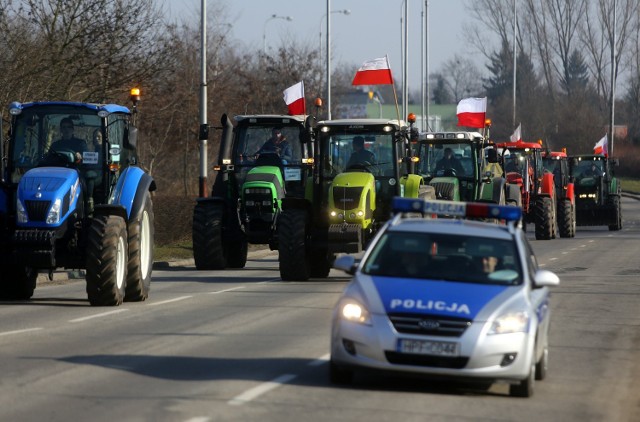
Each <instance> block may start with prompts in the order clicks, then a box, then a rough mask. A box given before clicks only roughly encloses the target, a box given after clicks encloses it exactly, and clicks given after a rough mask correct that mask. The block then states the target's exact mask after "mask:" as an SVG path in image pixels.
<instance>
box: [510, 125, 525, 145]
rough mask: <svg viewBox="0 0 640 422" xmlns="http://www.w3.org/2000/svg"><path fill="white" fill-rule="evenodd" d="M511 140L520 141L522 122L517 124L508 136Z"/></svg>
mask: <svg viewBox="0 0 640 422" xmlns="http://www.w3.org/2000/svg"><path fill="white" fill-rule="evenodd" d="M509 140H510V141H511V142H521V141H522V123H520V124H519V125H518V127H517V128H516V130H515V131H513V133H512V134H511V136H510V137H509Z"/></svg>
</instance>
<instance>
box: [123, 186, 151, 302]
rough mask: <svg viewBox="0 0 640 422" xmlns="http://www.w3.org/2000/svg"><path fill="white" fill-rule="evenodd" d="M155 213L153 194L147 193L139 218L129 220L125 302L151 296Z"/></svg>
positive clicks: (138, 300) (139, 300)
mask: <svg viewBox="0 0 640 422" xmlns="http://www.w3.org/2000/svg"><path fill="white" fill-rule="evenodd" d="M153 221H154V215H153V203H152V201H151V195H150V194H149V193H147V194H146V198H145V202H144V206H143V207H142V211H141V212H140V215H139V216H138V218H137V219H135V220H133V221H131V222H129V227H128V236H129V245H128V246H129V263H128V264H127V288H126V292H125V296H124V300H125V302H141V301H143V300H145V299H146V298H147V297H149V290H150V288H151V272H152V271H153V242H154V234H155V229H154V224H153Z"/></svg>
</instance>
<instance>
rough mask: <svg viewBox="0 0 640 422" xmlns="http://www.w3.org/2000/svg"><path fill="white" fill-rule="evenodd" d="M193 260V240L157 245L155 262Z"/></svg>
mask: <svg viewBox="0 0 640 422" xmlns="http://www.w3.org/2000/svg"><path fill="white" fill-rule="evenodd" d="M190 258H193V246H192V244H191V240H183V241H181V242H176V243H172V244H168V245H162V246H158V245H156V247H155V250H154V258H153V259H154V261H172V260H179V259H190Z"/></svg>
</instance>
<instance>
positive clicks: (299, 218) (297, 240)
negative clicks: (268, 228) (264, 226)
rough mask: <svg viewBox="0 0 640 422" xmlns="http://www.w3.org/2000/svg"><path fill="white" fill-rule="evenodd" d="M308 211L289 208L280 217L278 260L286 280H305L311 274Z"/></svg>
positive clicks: (283, 277) (282, 276) (282, 275)
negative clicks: (308, 248) (308, 244)
mask: <svg viewBox="0 0 640 422" xmlns="http://www.w3.org/2000/svg"><path fill="white" fill-rule="evenodd" d="M306 238H307V213H306V211H304V210H297V209H292V210H287V211H284V212H282V213H281V214H280V217H278V252H279V254H278V255H279V257H278V261H279V264H280V278H282V280H284V281H293V280H300V281H305V280H308V279H309V276H310V268H309V267H310V265H309V253H308V250H307V242H306Z"/></svg>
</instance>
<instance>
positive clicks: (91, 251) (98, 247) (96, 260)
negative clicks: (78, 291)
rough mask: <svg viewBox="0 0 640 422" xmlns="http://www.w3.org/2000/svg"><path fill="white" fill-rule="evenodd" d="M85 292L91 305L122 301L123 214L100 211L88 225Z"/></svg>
mask: <svg viewBox="0 0 640 422" xmlns="http://www.w3.org/2000/svg"><path fill="white" fill-rule="evenodd" d="M87 243H88V244H87V295H88V297H89V303H91V305H92V306H118V305H120V304H122V301H123V300H124V295H125V289H126V285H127V262H128V256H129V255H128V251H127V244H128V242H127V225H126V223H125V221H124V219H123V218H122V217H118V216H115V215H101V216H98V217H96V218H95V219H94V220H93V222H92V223H91V227H90V228H89V238H88V242H87Z"/></svg>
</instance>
